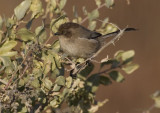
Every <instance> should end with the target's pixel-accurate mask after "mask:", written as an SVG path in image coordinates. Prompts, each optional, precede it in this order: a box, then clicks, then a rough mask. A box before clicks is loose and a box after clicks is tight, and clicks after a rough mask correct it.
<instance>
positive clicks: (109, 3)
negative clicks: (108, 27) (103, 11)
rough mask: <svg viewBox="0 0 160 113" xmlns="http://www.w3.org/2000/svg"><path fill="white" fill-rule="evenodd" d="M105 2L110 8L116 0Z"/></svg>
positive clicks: (106, 0)
mask: <svg viewBox="0 0 160 113" xmlns="http://www.w3.org/2000/svg"><path fill="white" fill-rule="evenodd" d="M105 2H106V6H107V7H108V8H111V7H112V6H113V5H114V0H105Z"/></svg>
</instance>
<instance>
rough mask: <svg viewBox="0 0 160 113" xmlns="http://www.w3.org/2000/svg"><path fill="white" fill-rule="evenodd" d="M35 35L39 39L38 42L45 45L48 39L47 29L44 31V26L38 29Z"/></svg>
mask: <svg viewBox="0 0 160 113" xmlns="http://www.w3.org/2000/svg"><path fill="white" fill-rule="evenodd" d="M35 34H36V36H37V37H38V41H39V42H40V43H43V42H44V40H45V39H46V37H47V33H46V31H45V29H44V26H39V27H37V28H36V30H35Z"/></svg>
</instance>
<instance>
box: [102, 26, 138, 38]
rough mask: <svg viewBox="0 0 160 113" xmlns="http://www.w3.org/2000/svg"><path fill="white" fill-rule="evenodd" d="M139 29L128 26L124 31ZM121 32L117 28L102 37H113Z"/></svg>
mask: <svg viewBox="0 0 160 113" xmlns="http://www.w3.org/2000/svg"><path fill="white" fill-rule="evenodd" d="M135 30H137V29H135V28H126V29H125V30H124V31H135ZM119 32H120V30H117V31H115V32H112V33H108V34H106V35H103V36H102V38H105V39H106V38H108V37H112V36H116V35H117V34H118V33H119Z"/></svg>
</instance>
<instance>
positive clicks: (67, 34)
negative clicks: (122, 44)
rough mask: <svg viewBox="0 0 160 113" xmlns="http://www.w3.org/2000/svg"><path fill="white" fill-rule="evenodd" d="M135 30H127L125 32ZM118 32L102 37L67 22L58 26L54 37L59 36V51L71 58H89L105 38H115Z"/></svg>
mask: <svg viewBox="0 0 160 113" xmlns="http://www.w3.org/2000/svg"><path fill="white" fill-rule="evenodd" d="M131 30H135V29H134V28H127V29H125V31H131ZM119 32H120V30H117V31H115V32H112V33H109V34H106V35H102V34H100V33H98V32H95V31H90V30H89V29H87V28H85V27H83V26H81V25H79V24H77V23H72V22H67V23H64V24H62V25H60V27H59V29H58V32H57V33H55V35H58V36H59V42H60V47H61V50H62V51H63V52H64V53H66V54H67V55H69V56H71V57H77V58H90V57H91V56H93V55H94V54H95V53H96V52H97V51H98V50H99V49H100V48H101V47H102V46H103V44H104V41H105V40H106V38H108V37H111V36H115V35H117V34H118V33H119Z"/></svg>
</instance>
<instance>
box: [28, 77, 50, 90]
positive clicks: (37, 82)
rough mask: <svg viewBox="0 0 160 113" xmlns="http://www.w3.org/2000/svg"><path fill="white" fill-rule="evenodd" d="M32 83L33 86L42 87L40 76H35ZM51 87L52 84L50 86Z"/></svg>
mask: <svg viewBox="0 0 160 113" xmlns="http://www.w3.org/2000/svg"><path fill="white" fill-rule="evenodd" d="M31 85H32V86H33V87H35V88H39V87H40V82H39V80H38V78H35V79H34V80H33V81H32V83H31ZM49 87H50V86H49Z"/></svg>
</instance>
